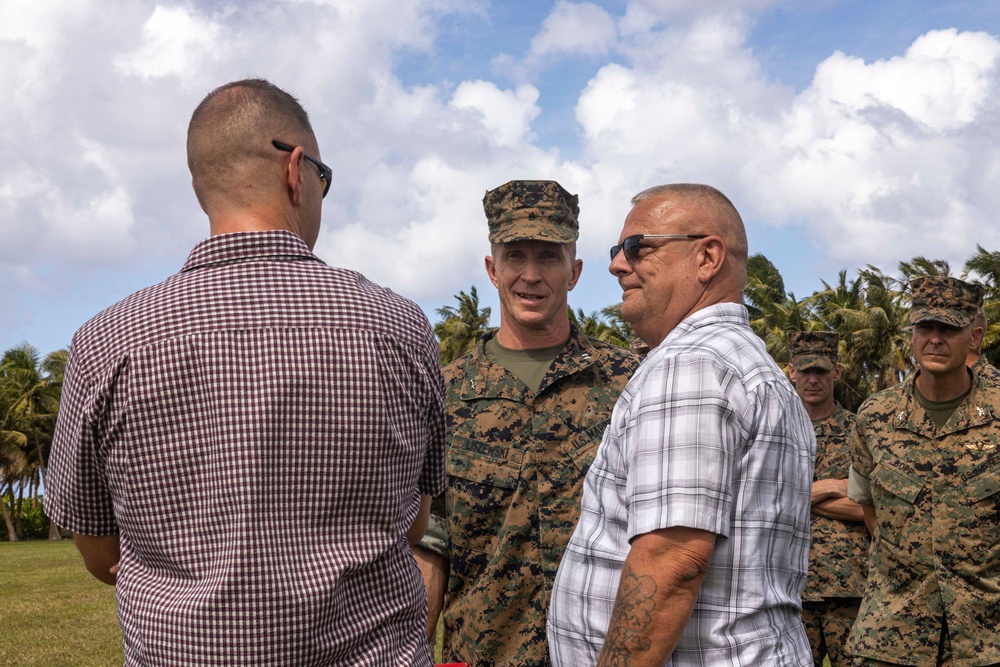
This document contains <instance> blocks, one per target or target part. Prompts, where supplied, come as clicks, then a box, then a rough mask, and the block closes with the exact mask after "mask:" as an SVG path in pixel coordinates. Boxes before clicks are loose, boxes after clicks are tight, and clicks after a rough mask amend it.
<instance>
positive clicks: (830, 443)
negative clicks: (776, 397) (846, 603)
mask: <svg viewBox="0 0 1000 667" xmlns="http://www.w3.org/2000/svg"><path fill="white" fill-rule="evenodd" d="M854 420H855V416H854V413H853V412H848V411H847V410H845V409H844V408H842V407H841V406H840V404H839V403H838V404H837V407H836V409H834V411H833V414H831V415H830V416H829V417H827V418H826V419H824V420H823V421H821V422H820V423H819V424H817V425H816V427H815V428H816V473H815V476H814V477H813V481H816V480H819V479H847V471H848V469H849V468H850V465H851V450H850V446H849V444H848V438H849V437H850V435H851V428H853V426H854ZM810 523H811V527H812V545H811V546H810V547H809V579H808V581H807V583H806V590H805V593H803V594H802V599H803V600H808V601H812V602H816V601H819V600H823V599H825V598H859V597H861V595H862V594H863V593H864V590H865V579H866V578H867V577H868V529H867V528H865V524H864V522H863V521H838V520H836V519H828V518H827V517H825V516H819V515H818V514H813V515H812V517H811V519H810Z"/></svg>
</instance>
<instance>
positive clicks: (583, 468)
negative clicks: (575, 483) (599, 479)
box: [565, 419, 611, 477]
mask: <svg viewBox="0 0 1000 667" xmlns="http://www.w3.org/2000/svg"><path fill="white" fill-rule="evenodd" d="M610 423H611V420H610V419H605V420H603V421H601V422H599V423H597V424H594V425H593V426H590V427H588V428H587V429H586V430H583V431H581V432H580V433H577V434H576V435H575V436H573V437H572V438H570V439H569V440H568V441H567V442H566V448H565V451H566V454H567V456H569V458H570V460H572V461H573V464H574V465H575V466H576V468H577V469H578V470H579V471H580V475H581V477H586V475H587V470H589V469H590V464H591V463H593V462H594V457H595V456H596V455H597V448H598V447H599V446H600V444H601V440H602V438H603V437H604V431H606V430H607V428H608V424H610Z"/></svg>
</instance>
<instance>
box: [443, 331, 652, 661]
mask: <svg viewBox="0 0 1000 667" xmlns="http://www.w3.org/2000/svg"><path fill="white" fill-rule="evenodd" d="M485 341H486V338H485V337H484V338H483V339H481V340H480V341H479V344H478V345H477V347H476V350H475V352H473V353H472V354H470V355H466V356H465V357H462V358H461V359H458V360H457V361H455V362H453V363H452V364H451V365H449V366H447V367H446V368H445V369H444V377H445V385H446V387H447V396H446V399H445V400H446V408H447V412H448V449H447V458H446V470H447V473H448V482H447V487H446V490H445V494H444V498H445V506H446V507H445V511H444V515H445V517H446V525H447V527H448V533H449V535H450V546H451V558H450V561H451V575H450V578H449V581H448V591H447V594H446V597H445V606H444V612H443V614H444V615H443V618H444V628H445V629H444V654H443V655H444V657H445V659H447V660H462V661H467V662H469V663H470V664H471V665H493V664H496V665H511V666H514V665H548V664H549V657H548V646H547V644H546V641H545V618H546V614H547V612H548V606H549V596H550V594H551V592H552V582H553V580H554V579H555V575H556V568H557V567H558V566H559V560H560V559H561V558H562V554H563V550H564V549H565V547H566V543H567V542H568V541H569V538H570V535H571V533H572V532H573V527H574V526H575V524H576V519H577V516H578V514H579V511H580V494H581V492H582V487H583V477H584V474H585V472H586V470H587V468H588V467H589V465H590V463H591V461H593V459H594V454H595V453H596V452H597V445H598V444H599V443H600V441H601V436H602V434H603V433H604V428H605V427H606V426H607V424H608V420H609V418H610V416H611V409H612V408H613V407H614V404H615V400H616V399H617V398H618V394H620V393H621V391H622V389H623V388H624V387H625V385H626V384H627V383H628V380H629V378H630V377H631V375H632V371H633V370H635V368H636V367H637V366H638V362H639V360H638V358H637V357H635V356H633V355H631V354H629V353H628V352H626V351H625V350H623V349H621V348H617V347H614V346H612V345H608V344H606V343H601V342H598V341H594V340H590V339H588V338H587V337H586V336H583V335H580V334H578V333H577V332H576V330H575V329H574V330H573V332H572V335H571V337H570V339H569V342H568V343H567V344H566V347H565V348H563V350H562V351H561V352H560V353H559V356H558V357H556V359H555V361H553V363H552V366H551V367H550V368H549V370H548V372H547V373H546V374H545V377H544V378H543V379H542V383H541V385H540V387H539V390H538V392H537V393H535V392H532V391H531V390H530V389H529V388H528V387H526V386H525V385H524V384H522V383H521V382H520V380H518V379H517V378H516V377H514V376H513V375H511V374H510V373H509V372H508V371H507V370H506V369H504V368H503V367H501V366H499V365H497V364H494V363H493V362H491V361H490V360H489V359H488V358H487V356H486V354H485V352H484V345H485Z"/></svg>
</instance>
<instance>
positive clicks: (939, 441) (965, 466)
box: [848, 276, 1000, 667]
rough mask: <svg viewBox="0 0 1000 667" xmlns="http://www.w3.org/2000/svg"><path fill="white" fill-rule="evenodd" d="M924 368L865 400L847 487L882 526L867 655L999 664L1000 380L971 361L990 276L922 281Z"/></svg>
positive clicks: (859, 640) (868, 597) (873, 564)
mask: <svg viewBox="0 0 1000 667" xmlns="http://www.w3.org/2000/svg"><path fill="white" fill-rule="evenodd" d="M911 287H912V289H913V306H912V309H911V310H910V316H909V319H910V323H911V325H912V347H913V355H914V357H915V359H916V362H917V372H916V374H915V375H914V376H912V377H910V378H909V379H907V380H906V381H904V382H903V383H901V384H898V385H896V386H895V387H892V388H891V389H886V390H885V391H881V392H879V393H878V394H875V395H874V396H872V397H871V398H869V399H868V400H867V401H865V403H864V404H863V405H862V406H861V409H860V411H859V412H858V419H857V423H856V426H855V430H854V432H853V434H852V436H851V472H850V477H849V483H848V497H849V498H850V499H851V500H854V501H855V502H858V503H860V504H861V505H862V508H863V509H864V512H865V522H866V523H867V524H868V527H869V529H870V530H871V531H872V533H873V542H872V548H871V551H870V552H869V557H870V559H871V560H870V567H869V573H868V582H867V587H866V590H865V595H864V598H863V599H862V602H861V609H860V611H859V612H858V619H857V621H856V622H855V623H854V627H853V629H852V631H851V639H850V642H851V649H852V651H853V653H854V654H855V656H857V658H858V662H857V663H856V664H860V665H886V664H890V665H918V666H925V665H926V666H928V667H931V666H936V665H963V666H966V667H978V666H981V665H996V664H1000V451H998V448H997V447H998V445H1000V419H998V414H1000V388H998V387H997V386H995V385H993V384H989V383H987V382H984V381H983V378H982V377H981V376H980V375H978V374H976V373H975V372H973V371H971V370H970V369H969V368H968V367H967V366H966V356H967V355H968V353H969V350H970V349H973V348H975V347H976V345H977V344H978V343H979V340H980V338H981V337H982V335H983V331H982V327H981V326H977V325H976V323H975V319H976V314H977V313H978V312H979V309H980V307H981V305H982V294H983V293H982V288H981V287H980V286H979V285H973V284H969V283H965V282H963V281H961V280H958V279H956V278H946V277H938V276H932V277H922V278H917V279H915V280H913V281H912V282H911Z"/></svg>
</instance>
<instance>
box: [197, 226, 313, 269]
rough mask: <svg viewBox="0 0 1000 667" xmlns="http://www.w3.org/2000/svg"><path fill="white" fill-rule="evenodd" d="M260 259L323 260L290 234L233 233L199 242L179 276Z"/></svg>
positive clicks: (274, 231)
mask: <svg viewBox="0 0 1000 667" xmlns="http://www.w3.org/2000/svg"><path fill="white" fill-rule="evenodd" d="M260 259H271V260H274V259H290V260H313V261H317V262H320V263H323V260H321V259H320V258H319V257H317V256H316V255H314V254H313V253H312V251H310V250H309V246H307V245H306V243H305V241H303V240H302V239H301V238H300V237H299V236H298V235H297V234H294V233H293V232H289V231H285V230H273V231H266V232H233V233H231V234H219V235H217V236H210V237H208V238H207V239H205V240H204V241H201V242H200V243H199V244H198V245H196V246H195V247H194V248H193V249H192V250H191V254H189V255H188V258H187V261H186V262H184V267H183V268H182V269H181V272H182V273H183V272H185V271H193V270H195V269H202V268H206V267H209V266H219V265H222V264H232V263H234V262H246V261H249V260H260Z"/></svg>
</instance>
